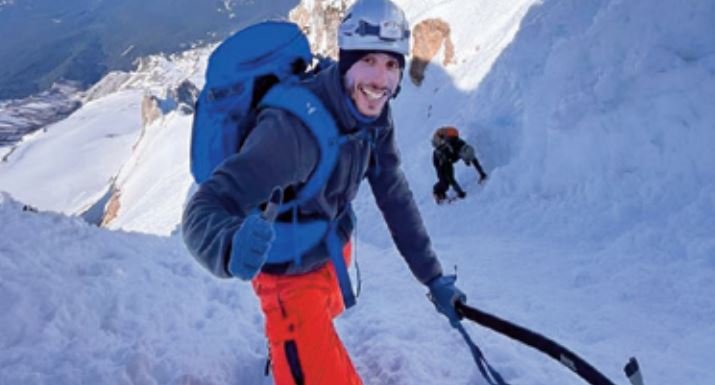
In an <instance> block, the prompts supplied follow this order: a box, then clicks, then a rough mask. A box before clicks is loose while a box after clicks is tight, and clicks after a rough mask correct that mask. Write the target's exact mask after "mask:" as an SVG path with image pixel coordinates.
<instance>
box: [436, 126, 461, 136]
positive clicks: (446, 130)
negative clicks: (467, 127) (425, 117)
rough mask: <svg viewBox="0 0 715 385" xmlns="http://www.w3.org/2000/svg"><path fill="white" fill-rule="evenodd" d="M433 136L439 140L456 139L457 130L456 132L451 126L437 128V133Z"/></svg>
mask: <svg viewBox="0 0 715 385" xmlns="http://www.w3.org/2000/svg"><path fill="white" fill-rule="evenodd" d="M434 136H439V137H440V138H443V139H447V138H458V137H459V130H457V129H456V128H455V127H451V126H447V127H441V128H438V129H437V131H435V132H434Z"/></svg>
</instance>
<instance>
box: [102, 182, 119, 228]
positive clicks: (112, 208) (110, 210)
mask: <svg viewBox="0 0 715 385" xmlns="http://www.w3.org/2000/svg"><path fill="white" fill-rule="evenodd" d="M113 189H114V188H113ZM120 197H121V191H120V190H118V189H114V191H113V192H112V197H111V198H109V203H107V207H106V208H105V209H104V215H103V216H102V222H101V224H100V226H101V227H106V226H107V225H108V224H110V223H111V222H112V221H113V220H114V218H116V217H117V213H118V212H119V207H120V205H121V203H120V202H121V200H120Z"/></svg>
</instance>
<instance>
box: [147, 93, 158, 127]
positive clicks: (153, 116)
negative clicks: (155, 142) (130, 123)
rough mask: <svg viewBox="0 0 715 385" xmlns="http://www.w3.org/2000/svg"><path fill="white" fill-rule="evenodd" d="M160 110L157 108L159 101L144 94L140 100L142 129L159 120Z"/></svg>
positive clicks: (152, 96)
mask: <svg viewBox="0 0 715 385" xmlns="http://www.w3.org/2000/svg"><path fill="white" fill-rule="evenodd" d="M161 115H162V113H161V108H160V107H159V99H158V98H157V97H156V96H154V95H149V94H146V95H144V98H143V99H142V125H143V126H144V127H146V126H148V125H150V124H152V123H153V122H155V121H156V120H157V119H159V118H161Z"/></svg>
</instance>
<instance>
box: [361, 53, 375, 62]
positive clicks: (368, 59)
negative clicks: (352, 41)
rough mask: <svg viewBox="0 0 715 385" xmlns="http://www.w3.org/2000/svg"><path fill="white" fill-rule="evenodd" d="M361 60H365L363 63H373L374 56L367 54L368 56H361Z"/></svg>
mask: <svg viewBox="0 0 715 385" xmlns="http://www.w3.org/2000/svg"><path fill="white" fill-rule="evenodd" d="M362 61H363V62H365V63H367V64H373V63H375V58H373V57H372V56H369V55H368V56H365V57H363V58H362Z"/></svg>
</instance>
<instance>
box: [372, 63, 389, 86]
mask: <svg viewBox="0 0 715 385" xmlns="http://www.w3.org/2000/svg"><path fill="white" fill-rule="evenodd" d="M389 77H390V72H389V71H388V69H387V68H386V67H385V66H382V65H379V66H375V72H374V76H373V82H374V83H375V85H376V86H379V87H382V88H386V87H387V86H388V83H389Z"/></svg>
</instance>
